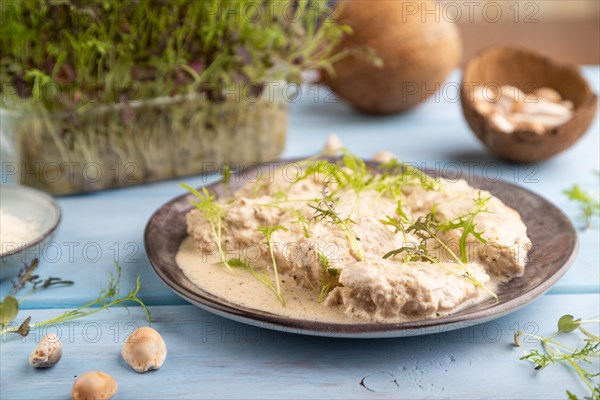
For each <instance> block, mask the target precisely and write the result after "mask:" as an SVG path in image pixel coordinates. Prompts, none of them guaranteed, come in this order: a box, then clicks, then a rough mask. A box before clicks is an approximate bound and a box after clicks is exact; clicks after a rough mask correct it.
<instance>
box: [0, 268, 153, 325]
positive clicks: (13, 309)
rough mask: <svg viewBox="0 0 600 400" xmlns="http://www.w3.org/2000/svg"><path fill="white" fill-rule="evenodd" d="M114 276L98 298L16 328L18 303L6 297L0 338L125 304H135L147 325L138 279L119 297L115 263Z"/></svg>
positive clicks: (0, 306) (1, 306)
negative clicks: (141, 312)
mask: <svg viewBox="0 0 600 400" xmlns="http://www.w3.org/2000/svg"><path fill="white" fill-rule="evenodd" d="M115 269H116V275H113V274H112V273H111V274H110V278H109V281H108V284H107V287H106V288H104V289H102V290H101V291H100V294H99V295H98V297H97V298H96V299H94V300H92V301H90V302H88V303H86V304H84V305H82V306H80V307H77V308H75V309H73V310H69V311H66V312H64V313H63V314H61V315H58V316H56V317H53V318H50V319H47V320H44V321H40V322H36V323H33V324H30V321H31V317H27V318H26V319H25V320H24V321H23V323H21V324H20V325H19V326H18V327H15V326H11V325H12V322H13V321H14V319H15V318H16V316H17V313H18V311H19V309H18V302H16V300H13V299H14V297H13V296H7V298H9V300H7V298H5V299H4V300H3V301H2V303H0V322H1V325H2V329H1V330H0V337H1V336H4V335H7V334H11V333H14V334H19V335H21V336H27V335H28V334H29V332H30V330H31V329H32V328H39V327H43V326H48V325H52V324H60V323H64V322H68V321H72V320H74V319H77V318H82V317H87V316H89V315H92V314H95V313H97V312H100V311H102V310H106V309H109V308H111V307H115V306H126V305H127V303H137V304H138V305H139V306H140V307H142V309H143V310H144V312H145V313H146V318H147V320H148V323H150V322H151V321H152V316H151V315H150V310H148V308H147V307H146V305H145V304H144V302H142V300H140V299H139V298H138V293H139V291H140V278H139V277H138V278H137V279H136V283H135V286H134V287H133V288H132V289H131V290H130V291H129V293H128V294H127V295H126V296H122V297H120V283H121V267H120V266H119V264H118V263H116V262H115Z"/></svg>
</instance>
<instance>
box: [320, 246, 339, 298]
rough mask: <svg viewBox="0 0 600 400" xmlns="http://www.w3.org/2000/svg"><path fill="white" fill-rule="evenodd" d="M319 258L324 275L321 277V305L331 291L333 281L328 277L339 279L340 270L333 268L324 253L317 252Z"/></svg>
mask: <svg viewBox="0 0 600 400" xmlns="http://www.w3.org/2000/svg"><path fill="white" fill-rule="evenodd" d="M317 254H318V256H319V262H320V263H321V267H322V268H323V275H322V277H321V289H320V290H319V299H318V301H319V303H322V302H323V301H324V300H325V298H326V297H327V295H328V294H329V292H330V291H331V281H330V280H328V279H327V275H331V276H334V277H338V276H339V275H340V270H339V269H337V268H334V267H332V266H331V263H330V261H329V258H327V256H326V255H325V254H323V252H321V251H318V252H317Z"/></svg>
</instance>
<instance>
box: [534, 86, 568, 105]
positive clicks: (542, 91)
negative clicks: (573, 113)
mask: <svg viewBox="0 0 600 400" xmlns="http://www.w3.org/2000/svg"><path fill="white" fill-rule="evenodd" d="M535 95H536V96H537V98H538V99H544V100H548V101H551V102H553V103H560V102H561V100H562V96H561V95H560V93H558V92H557V91H556V90H554V89H551V88H548V87H541V88H539V89H538V90H536V92H535Z"/></svg>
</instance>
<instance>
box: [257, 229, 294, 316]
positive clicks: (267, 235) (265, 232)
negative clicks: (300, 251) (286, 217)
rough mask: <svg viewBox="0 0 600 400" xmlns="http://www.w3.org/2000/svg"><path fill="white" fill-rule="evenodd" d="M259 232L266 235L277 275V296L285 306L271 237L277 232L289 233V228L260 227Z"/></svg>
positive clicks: (274, 271)
mask: <svg viewBox="0 0 600 400" xmlns="http://www.w3.org/2000/svg"><path fill="white" fill-rule="evenodd" d="M256 230H257V231H259V232H261V233H262V234H263V235H265V241H266V243H267V248H268V250H269V255H270V256H271V263H272V264H273V273H274V274H275V288H276V294H277V297H278V298H279V301H281V304H282V305H284V306H285V301H284V300H283V296H282V294H281V285H280V283H279V271H278V270H277V261H276V260H275V253H274V252H273V244H272V243H271V236H272V235H273V232H276V231H280V230H283V231H287V228H286V227H285V226H283V225H275V226H259V227H258V228H256Z"/></svg>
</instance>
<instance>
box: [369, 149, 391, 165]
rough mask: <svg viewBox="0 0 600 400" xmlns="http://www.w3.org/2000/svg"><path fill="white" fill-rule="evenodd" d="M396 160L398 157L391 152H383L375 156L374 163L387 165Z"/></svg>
mask: <svg viewBox="0 0 600 400" xmlns="http://www.w3.org/2000/svg"><path fill="white" fill-rule="evenodd" d="M395 159H396V156H395V155H394V153H392V152H391V151H389V150H382V151H380V152H378V153H376V154H375V155H374V156H373V161H374V162H376V163H378V164H386V163H389V162H390V161H393V160H395Z"/></svg>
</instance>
